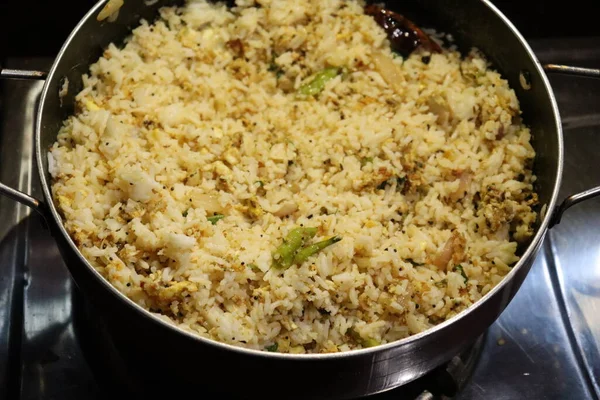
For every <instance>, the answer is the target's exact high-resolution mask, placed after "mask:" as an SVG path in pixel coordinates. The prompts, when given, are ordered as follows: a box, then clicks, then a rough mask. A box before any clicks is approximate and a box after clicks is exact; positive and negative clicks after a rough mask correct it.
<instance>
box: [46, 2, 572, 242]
mask: <svg viewBox="0 0 600 400" xmlns="http://www.w3.org/2000/svg"><path fill="white" fill-rule="evenodd" d="M180 3H182V1H179V0H166V1H160V2H156V3H155V4H152V5H147V2H146V1H144V0H129V1H126V2H125V4H124V6H123V7H122V8H121V10H120V11H119V16H118V18H117V19H116V20H115V21H114V22H109V21H108V20H104V21H97V20H96V14H97V12H96V13H91V14H90V15H89V18H87V19H85V20H84V21H82V23H81V24H80V25H79V26H78V28H77V29H76V31H75V32H74V34H73V35H72V37H71V38H70V40H69V41H68V42H67V44H66V46H65V47H64V48H63V50H62V51H61V53H60V54H59V55H58V57H57V60H56V63H55V65H54V67H53V70H52V73H51V74H50V77H49V80H48V82H47V83H46V90H45V96H44V97H43V98H42V102H41V107H40V110H41V111H42V112H41V115H40V116H39V119H38V130H37V135H38V137H37V145H38V146H39V147H38V153H39V158H38V160H39V162H40V165H38V166H39V167H40V171H41V175H42V177H43V179H42V180H43V182H42V184H43V186H44V191H45V193H46V195H47V196H49V195H50V191H49V186H48V182H49V181H50V176H49V174H48V170H47V152H46V149H48V148H49V147H50V146H51V145H52V144H53V143H54V141H55V140H56V135H57V133H58V131H59V128H60V127H61V125H62V123H63V121H64V119H65V118H67V117H68V116H69V115H71V114H72V113H73V112H74V104H75V96H76V95H77V93H78V92H79V91H80V90H81V89H82V83H81V76H82V75H83V74H85V73H87V72H88V68H89V65H90V64H91V63H93V62H95V61H96V60H97V59H98V58H99V57H100V56H101V54H102V52H103V49H104V48H105V47H106V46H108V44H110V43H117V44H122V43H123V41H124V39H125V38H126V37H127V36H128V34H129V33H130V31H131V29H132V28H134V27H135V26H137V25H138V24H139V21H140V19H146V20H148V21H153V20H154V19H155V18H156V16H157V15H158V10H159V8H160V7H163V6H170V5H177V4H180ZM101 5H102V4H99V5H97V6H96V9H99V8H101ZM390 8H392V9H396V11H398V12H401V13H403V14H405V15H407V16H408V17H410V18H411V19H413V20H415V22H417V24H419V25H421V26H424V27H427V26H434V27H435V28H436V29H437V30H439V31H444V32H452V35H453V36H454V38H455V40H456V43H458V44H459V46H460V47H461V48H464V49H467V48H470V47H472V46H475V47H478V48H479V49H480V50H482V51H483V53H484V54H485V55H486V56H487V57H488V58H489V59H490V60H491V61H492V63H493V64H494V67H495V68H496V69H497V70H499V71H500V72H501V73H502V75H503V76H504V77H505V78H506V79H507V80H508V81H509V84H510V86H511V87H512V88H514V90H515V92H516V94H517V97H518V99H519V101H520V103H521V109H522V111H523V119H524V122H525V123H526V124H527V125H528V126H530V127H531V131H532V134H533V146H534V148H535V149H536V153H537V156H536V160H535V164H534V173H535V174H536V175H537V177H538V180H537V187H536V191H537V193H538V195H539V199H540V205H544V204H545V205H547V206H548V207H551V206H552V204H553V203H554V199H555V196H556V191H557V187H558V185H559V183H560V172H561V166H562V136H561V131H560V126H559V123H558V114H557V112H556V106H555V103H554V99H553V96H552V93H551V91H550V89H549V86H548V85H547V82H546V80H545V78H544V76H543V75H542V74H541V71H540V69H539V66H538V65H537V64H536V60H535V58H534V57H533V56H532V54H531V53H530V52H529V51H528V48H526V47H525V46H524V45H523V43H522V42H521V41H520V38H519V37H518V36H516V35H515V34H514V32H512V31H511V30H510V28H509V27H508V26H507V25H506V24H505V23H504V21H503V20H502V19H501V18H499V17H498V16H497V15H496V14H495V12H494V10H493V9H492V8H490V6H489V5H488V4H487V3H486V2H485V1H480V0H449V1H446V2H441V3H440V2H438V1H434V0H415V1H413V2H407V3H403V4H402V8H401V9H400V7H398V6H397V5H396V3H392V5H391V7H390ZM474 16H477V17H474ZM523 71H527V75H528V77H529V78H528V79H529V83H530V85H531V88H530V89H529V90H525V89H524V88H523V87H522V86H521V84H520V81H519V76H520V74H521V73H522V72H523ZM65 80H68V92H67V94H66V95H65V96H64V97H62V99H61V98H60V97H59V92H60V91H61V88H62V87H63V84H64V83H65ZM48 199H49V197H48ZM52 208H53V207H52ZM53 211H54V215H55V217H56V216H58V214H57V212H56V210H55V209H54V208H53ZM538 211H539V210H538ZM57 222H59V221H57ZM541 222H542V221H541V220H539V221H538V226H540V225H541ZM536 238H539V235H538V236H536ZM525 251H526V248H522V249H521V253H524V252H525Z"/></svg>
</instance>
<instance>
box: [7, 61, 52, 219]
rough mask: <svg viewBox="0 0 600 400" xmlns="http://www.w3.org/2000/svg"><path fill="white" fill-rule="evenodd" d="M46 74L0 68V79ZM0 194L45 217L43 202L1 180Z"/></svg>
mask: <svg viewBox="0 0 600 400" xmlns="http://www.w3.org/2000/svg"><path fill="white" fill-rule="evenodd" d="M47 76H48V73H47V72H43V71H31V70H22V69H8V68H0V79H26V80H43V79H46V77H47ZM0 195H4V196H6V197H8V198H10V199H13V200H16V201H18V202H19V203H21V204H23V205H26V206H27V207H29V208H32V209H34V210H35V211H37V212H38V213H39V214H40V215H41V216H42V217H43V218H44V219H46V207H45V205H44V202H42V201H40V200H38V199H36V198H33V197H31V196H29V195H28V194H25V193H23V192H20V191H18V190H16V189H13V188H11V187H9V186H6V185H5V184H3V183H2V182H0Z"/></svg>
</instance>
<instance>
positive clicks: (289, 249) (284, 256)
mask: <svg viewBox="0 0 600 400" xmlns="http://www.w3.org/2000/svg"><path fill="white" fill-rule="evenodd" d="M316 234H317V228H296V229H292V230H291V231H290V233H288V235H287V237H286V238H285V239H284V240H283V244H281V246H279V247H278V248H277V249H276V250H275V252H273V264H272V265H273V267H275V268H277V269H286V268H289V267H290V266H291V265H292V264H302V263H303V262H304V261H306V260H308V258H309V257H311V256H312V255H314V254H316V253H318V252H319V251H321V250H323V249H324V248H326V247H328V246H331V245H332V244H334V243H337V242H339V241H340V240H342V238H341V237H340V236H332V237H330V238H329V239H326V240H323V241H321V242H317V243H313V244H311V245H308V246H306V247H303V246H304V244H305V243H306V242H307V241H308V240H309V239H312V238H313V237H315V235H316Z"/></svg>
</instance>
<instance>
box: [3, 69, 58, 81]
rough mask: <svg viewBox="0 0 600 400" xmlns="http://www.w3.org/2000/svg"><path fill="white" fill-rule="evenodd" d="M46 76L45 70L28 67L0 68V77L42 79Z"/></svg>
mask: <svg viewBox="0 0 600 400" xmlns="http://www.w3.org/2000/svg"><path fill="white" fill-rule="evenodd" d="M47 76H48V73H47V72H46V71H34V70H29V69H11V68H0V78H6V79H25V80H44V79H46V77H47Z"/></svg>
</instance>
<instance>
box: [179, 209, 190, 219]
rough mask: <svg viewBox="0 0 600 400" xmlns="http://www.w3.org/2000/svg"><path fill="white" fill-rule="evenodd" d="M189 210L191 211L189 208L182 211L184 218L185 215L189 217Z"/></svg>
mask: <svg viewBox="0 0 600 400" xmlns="http://www.w3.org/2000/svg"><path fill="white" fill-rule="evenodd" d="M188 211H189V210H185V211H184V212H182V213H181V215H183V218H185V217H187V216H188Z"/></svg>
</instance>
